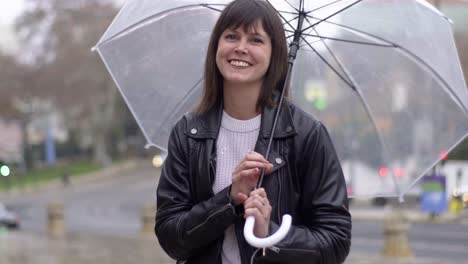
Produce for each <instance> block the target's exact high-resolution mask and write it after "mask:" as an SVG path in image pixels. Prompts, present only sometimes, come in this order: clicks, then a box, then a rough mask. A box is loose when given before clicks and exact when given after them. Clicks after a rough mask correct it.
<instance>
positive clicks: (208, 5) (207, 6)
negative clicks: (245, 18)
mask: <svg viewBox="0 0 468 264" xmlns="http://www.w3.org/2000/svg"><path fill="white" fill-rule="evenodd" d="M215 5H222V4H201V6H203V7H206V8H208V9H211V10H214V11H218V12H220V13H221V12H223V10H221V9H217V8H214V7H212V6H215ZM222 6H226V5H222Z"/></svg>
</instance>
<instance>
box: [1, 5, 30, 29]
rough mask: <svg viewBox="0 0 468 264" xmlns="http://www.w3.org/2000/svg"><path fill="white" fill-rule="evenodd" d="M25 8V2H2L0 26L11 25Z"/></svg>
mask: <svg viewBox="0 0 468 264" xmlns="http://www.w3.org/2000/svg"><path fill="white" fill-rule="evenodd" d="M23 6H24V0H13V1H11V0H2V13H1V15H0V24H10V23H11V22H12V21H13V19H14V18H15V17H16V16H17V15H18V14H19V13H20V12H21V10H22V9H23Z"/></svg>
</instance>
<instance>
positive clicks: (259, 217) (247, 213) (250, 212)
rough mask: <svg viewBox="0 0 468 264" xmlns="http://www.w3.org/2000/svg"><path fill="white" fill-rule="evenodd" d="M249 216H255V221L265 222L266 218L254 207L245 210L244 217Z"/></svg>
mask: <svg viewBox="0 0 468 264" xmlns="http://www.w3.org/2000/svg"><path fill="white" fill-rule="evenodd" d="M249 216H254V217H255V220H264V219H265V217H264V216H263V215H262V213H261V212H260V210H258V208H255V207H252V208H245V209H244V217H245V218H247V217H249Z"/></svg>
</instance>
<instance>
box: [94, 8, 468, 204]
mask: <svg viewBox="0 0 468 264" xmlns="http://www.w3.org/2000/svg"><path fill="white" fill-rule="evenodd" d="M229 2H231V1H230V0H160V1H153V0H128V1H127V2H126V4H125V5H124V7H123V8H122V10H121V11H120V13H119V14H118V15H117V17H116V18H115V19H114V21H113V23H112V24H111V25H110V26H109V28H108V30H107V31H106V32H105V34H104V35H103V36H102V38H101V39H100V41H99V42H98V44H97V45H96V50H97V51H98V53H99V54H100V56H101V58H102V60H103V61H104V63H105V65H106V66H107V68H108V70H109V72H110V74H111V75H112V77H113V78H114V81H115V83H116V84H117V87H118V88H119V90H120V92H121V93H122V95H123V97H124V99H125V101H126V103H127V104H128V106H129V108H130V109H131V111H132V113H133V115H134V117H135V119H136V120H137V122H138V124H139V126H140V128H141V129H142V131H143V133H144V135H145V137H146V140H147V142H148V146H156V147H158V148H161V149H163V150H165V149H166V147H167V140H168V137H169V133H170V130H171V128H172V126H173V125H174V124H175V122H176V121H177V120H178V119H179V118H180V117H181V116H182V115H183V114H184V113H186V112H188V111H190V110H191V108H192V107H193V106H194V104H195V103H196V102H197V100H198V98H199V95H200V94H201V90H202V83H203V64H204V58H205V53H206V50H207V46H208V41H209V37H210V33H211V30H212V28H213V27H214V23H215V22H216V19H217V17H218V16H219V13H220V11H221V10H222V9H223V8H224V6H225V5H227V4H228V3H229ZM268 2H269V3H270V4H271V5H272V6H273V7H275V9H276V10H277V11H278V14H279V15H280V16H281V18H282V19H283V21H284V29H285V32H286V34H287V36H288V39H287V40H288V42H289V43H290V44H291V45H290V52H291V53H292V57H296V60H295V61H293V60H291V61H290V70H291V73H290V75H289V76H290V83H291V88H292V91H291V99H292V101H293V102H295V103H296V104H297V105H299V106H300V107H302V108H303V109H304V110H305V111H306V112H308V113H310V114H312V115H313V116H315V117H317V118H318V119H319V120H321V121H322V122H323V123H324V124H325V125H326V126H327V128H328V129H329V131H330V134H331V137H332V139H333V142H334V144H335V148H336V150H337V152H338V156H339V158H340V160H341V162H342V165H343V169H344V173H345V177H346V178H347V182H348V185H349V187H350V188H349V191H350V195H351V196H399V197H400V198H401V197H403V195H404V194H405V192H407V191H408V190H409V189H410V188H411V187H412V186H413V185H414V184H415V183H416V182H417V181H418V179H420V178H421V177H422V176H423V175H424V174H425V173H426V172H427V171H428V170H429V169H430V168H431V167H433V165H434V164H436V163H437V162H438V161H439V160H440V158H441V155H445V154H446V153H447V152H449V151H450V150H451V149H453V148H454V147H455V146H456V145H457V144H458V143H459V142H460V141H461V140H463V138H465V136H466V135H467V132H468V116H467V114H468V93H467V90H466V86H465V82H464V79H463V74H462V70H461V66H460V62H459V59H458V55H457V50H456V47H455V44H454V40H453V36H452V31H451V22H450V21H449V20H448V19H447V18H445V17H444V16H443V14H441V13H440V12H438V11H437V10H436V9H435V8H433V7H432V6H431V5H430V4H428V3H427V2H425V1H423V0H385V1H383V0H311V1H307V0H270V1H268ZM293 65H294V67H292V66H293Z"/></svg>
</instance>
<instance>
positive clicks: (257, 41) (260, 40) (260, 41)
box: [253, 38, 263, 44]
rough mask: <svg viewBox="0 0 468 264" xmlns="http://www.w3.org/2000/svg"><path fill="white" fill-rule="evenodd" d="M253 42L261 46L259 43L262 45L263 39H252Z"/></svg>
mask: <svg viewBox="0 0 468 264" xmlns="http://www.w3.org/2000/svg"><path fill="white" fill-rule="evenodd" d="M253 42H255V43H260V44H261V43H263V39H261V38H254V39H253Z"/></svg>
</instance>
